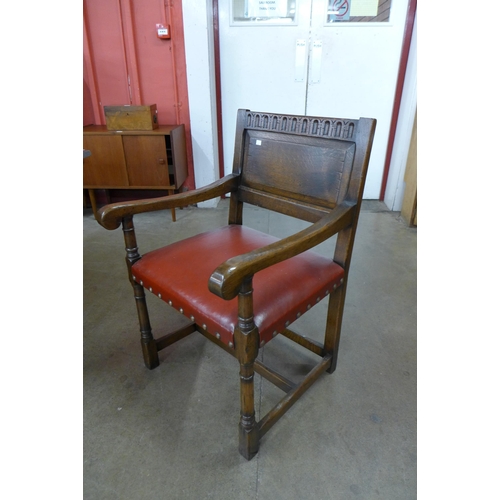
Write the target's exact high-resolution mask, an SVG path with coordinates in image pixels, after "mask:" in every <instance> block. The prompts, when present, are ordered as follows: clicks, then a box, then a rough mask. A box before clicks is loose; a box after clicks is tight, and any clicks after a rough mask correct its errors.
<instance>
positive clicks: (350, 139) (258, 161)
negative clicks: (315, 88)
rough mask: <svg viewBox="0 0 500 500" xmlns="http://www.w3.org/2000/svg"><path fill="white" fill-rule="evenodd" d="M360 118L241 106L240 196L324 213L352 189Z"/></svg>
mask: <svg viewBox="0 0 500 500" xmlns="http://www.w3.org/2000/svg"><path fill="white" fill-rule="evenodd" d="M357 124H358V121H357V120H343V119H336V118H319V117H304V116H293V115H278V114H268V113H258V112H252V111H243V110H240V111H239V121H238V126H239V127H240V130H241V135H240V136H238V135H237V145H236V154H235V167H234V168H235V170H236V171H238V172H241V174H242V177H241V187H240V190H239V192H238V199H239V200H240V201H245V202H249V203H253V204H256V205H259V206H264V207H266V208H270V209H273V210H277V211H279V212H283V213H288V214H289V215H293V216H295V217H300V218H302V219H306V220H311V221H313V220H316V219H318V218H319V217H321V216H322V215H324V213H325V212H327V211H329V210H331V209H332V208H333V207H335V205H337V204H338V203H340V202H341V201H342V200H343V199H344V197H345V195H346V193H347V190H348V187H349V181H350V177H351V172H352V167H353V161H354V156H355V151H356V143H355V137H356V127H357ZM238 140H240V141H241V144H240V145H238Z"/></svg>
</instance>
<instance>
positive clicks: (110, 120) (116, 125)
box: [104, 104, 158, 130]
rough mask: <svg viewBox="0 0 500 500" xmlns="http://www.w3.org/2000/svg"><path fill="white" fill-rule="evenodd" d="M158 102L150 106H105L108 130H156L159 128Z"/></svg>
mask: <svg viewBox="0 0 500 500" xmlns="http://www.w3.org/2000/svg"><path fill="white" fill-rule="evenodd" d="M157 113H158V110H157V109H156V104H151V105H149V106H104V115H105V117H106V127H107V129H108V130H154V129H156V128H158V114H157Z"/></svg>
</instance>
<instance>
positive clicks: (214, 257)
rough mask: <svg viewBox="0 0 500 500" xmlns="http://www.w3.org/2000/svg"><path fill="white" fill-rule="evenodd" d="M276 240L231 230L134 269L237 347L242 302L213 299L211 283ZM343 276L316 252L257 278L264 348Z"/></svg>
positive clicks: (169, 250) (177, 246)
mask: <svg viewBox="0 0 500 500" xmlns="http://www.w3.org/2000/svg"><path fill="white" fill-rule="evenodd" d="M275 241H278V239H277V238H274V237H273V236H270V235H268V234H264V233H261V232H259V231H256V230H254V229H250V228H248V227H245V226H240V225H230V226H225V227H222V228H219V229H216V230H213V231H209V232H206V233H202V234H198V235H196V236H194V237H192V238H188V239H185V240H183V241H179V242H177V243H174V244H172V245H169V246H167V247H164V248H160V249H158V250H154V251H152V252H150V253H147V254H145V255H143V256H142V258H141V259H140V260H139V261H137V262H136V263H135V264H134V265H133V266H132V276H133V279H134V280H135V281H136V282H138V283H139V284H141V285H143V286H144V287H145V288H147V289H148V290H149V291H150V292H152V293H154V294H155V295H157V296H158V297H160V298H161V299H162V300H164V301H165V302H167V303H168V304H169V305H171V306H172V307H174V308H175V309H177V310H178V311H180V312H181V313H182V314H184V315H185V316H187V317H188V318H191V320H192V321H195V322H196V323H197V324H199V325H200V324H201V325H204V327H206V328H205V330H206V331H208V333H210V334H211V335H214V336H215V337H216V338H218V339H219V340H221V341H222V342H224V343H225V344H226V345H228V346H229V347H234V339H233V333H234V328H235V326H236V324H237V322H238V299H237V298H234V299H233V300H230V301H226V300H223V299H221V298H220V297H218V296H216V295H214V294H212V293H211V292H210V291H209V289H208V280H209V278H210V276H211V274H212V273H213V271H214V270H215V269H216V268H217V266H218V265H219V264H221V263H222V262H224V261H226V260H228V259H229V258H231V257H234V256H236V255H241V254H244V253H247V252H249V251H251V250H254V249H256V248H260V247H263V246H265V245H268V244H270V243H273V242H275ZM343 277H344V270H343V269H342V267H341V266H339V265H338V264H336V263H335V262H333V261H332V259H327V258H326V257H323V256H321V255H319V254H317V253H315V252H314V251H311V250H309V251H307V252H304V253H302V254H300V255H297V256H295V257H293V258H291V259H288V260H286V261H284V262H281V263H279V264H276V265H274V266H271V267H269V268H267V269H264V270H263V271H260V272H259V273H257V274H256V275H255V277H254V280H253V288H254V320H255V324H256V325H257V327H258V328H259V333H260V344H261V345H262V342H268V341H269V340H271V338H272V337H273V336H276V334H277V333H278V332H280V331H282V330H283V329H284V328H286V327H287V326H288V324H289V323H293V321H295V320H296V319H297V318H298V317H299V316H300V315H301V314H304V313H305V312H307V311H308V310H309V309H310V308H311V307H312V306H313V305H314V304H316V303H318V302H319V301H320V300H321V299H323V298H324V297H325V296H326V295H328V294H329V293H330V292H333V291H334V290H335V289H336V288H337V286H338V285H339V284H341V282H342V280H343Z"/></svg>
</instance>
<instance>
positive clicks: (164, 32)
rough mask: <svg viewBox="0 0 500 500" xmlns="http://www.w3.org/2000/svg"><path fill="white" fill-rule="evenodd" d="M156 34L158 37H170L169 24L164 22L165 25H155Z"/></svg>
mask: <svg viewBox="0 0 500 500" xmlns="http://www.w3.org/2000/svg"><path fill="white" fill-rule="evenodd" d="M156 36H157V37H158V38H167V39H169V38H170V26H169V25H168V24H166V25H165V26H164V25H163V24H157V25H156Z"/></svg>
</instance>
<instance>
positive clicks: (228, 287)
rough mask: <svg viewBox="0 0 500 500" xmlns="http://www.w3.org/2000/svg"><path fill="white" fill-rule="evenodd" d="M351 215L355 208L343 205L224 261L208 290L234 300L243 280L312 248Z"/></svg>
mask: <svg viewBox="0 0 500 500" xmlns="http://www.w3.org/2000/svg"><path fill="white" fill-rule="evenodd" d="M354 214H355V205H353V204H348V203H343V204H341V205H339V206H337V207H335V208H334V209H333V210H332V211H331V212H330V213H329V214H328V215H325V217H323V218H321V219H320V220H319V221H317V222H315V223H314V224H312V225H311V226H309V227H308V228H306V229H304V230H302V231H300V232H298V233H295V234H293V235H292V236H289V237H288V238H284V239H282V240H280V241H277V242H275V243H272V244H270V245H267V246H265V247H262V248H258V249H256V250H253V251H252V252H248V253H246V254H243V255H238V256H237V257H233V258H231V259H229V260H227V261H226V262H224V263H223V264H221V265H220V266H219V267H218V268H217V269H216V270H215V271H214V272H213V274H212V276H210V279H209V281H208V288H209V289H210V291H211V292H212V293H214V294H215V295H218V296H219V297H222V298H223V299H226V300H230V299H233V298H234V297H236V295H238V293H239V290H240V288H241V285H242V283H243V281H244V280H245V278H249V277H252V276H253V275H254V274H255V273H257V272H258V271H261V270H262V269H265V268H266V267H269V266H272V265H273V264H277V263H278V262H282V261H284V260H286V259H289V258H291V257H294V256H295V255H298V254H300V253H302V252H304V251H306V250H309V249H311V248H313V247H315V246H316V245H318V244H319V243H321V242H323V241H325V240H326V239H328V238H330V237H331V236H333V235H334V234H336V233H338V232H339V231H340V230H341V229H343V228H345V227H348V226H349V225H350V224H351V223H352V220H353V217H354Z"/></svg>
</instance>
